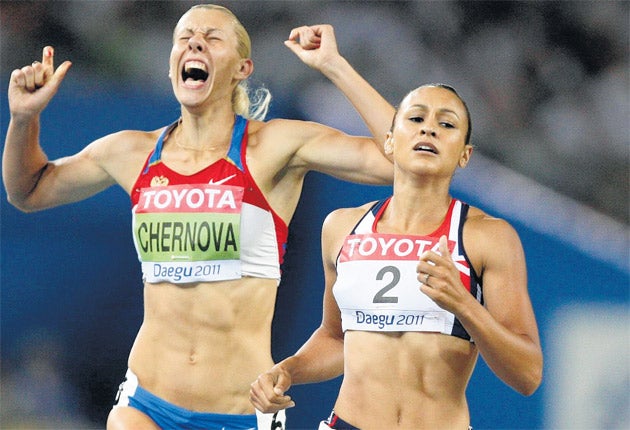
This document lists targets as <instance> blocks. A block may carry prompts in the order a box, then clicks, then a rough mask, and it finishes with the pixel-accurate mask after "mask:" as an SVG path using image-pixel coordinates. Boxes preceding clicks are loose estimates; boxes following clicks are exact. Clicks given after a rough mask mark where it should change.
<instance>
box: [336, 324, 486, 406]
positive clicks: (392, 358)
mask: <svg viewBox="0 0 630 430" xmlns="http://www.w3.org/2000/svg"><path fill="white" fill-rule="evenodd" d="M476 359H477V349H476V347H475V346H474V345H473V344H471V343H470V342H466V341H464V340H462V339H459V338H454V337H452V336H447V335H444V334H440V333H411V332H409V333H408V332H399V333H380V332H376V333H375V332H355V331H348V332H346V338H345V345H344V384H347V385H348V386H350V387H354V386H356V387H357V388H356V390H357V391H358V392H364V391H366V390H367V391H372V390H373V391H375V392H383V391H389V390H391V391H393V392H394V393H396V392H400V393H405V392H406V393H407V394H406V395H418V396H422V397H426V398H431V399H439V398H440V397H441V396H444V397H446V398H447V399H451V398H458V397H460V396H463V395H464V393H465V390H466V386H467V384H468V380H469V378H470V376H471V373H472V370H473V369H474V366H475V362H476Z"/></svg>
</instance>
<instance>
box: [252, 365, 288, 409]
mask: <svg viewBox="0 0 630 430" xmlns="http://www.w3.org/2000/svg"><path fill="white" fill-rule="evenodd" d="M290 386H291V376H290V375H289V374H288V373H287V372H285V371H283V370H282V369H280V368H279V367H278V366H274V367H273V368H272V369H271V370H269V371H268V372H265V373H263V374H261V375H260V376H259V377H258V379H256V380H255V381H254V382H253V383H252V384H251V386H250V390H249V400H250V401H251V402H252V404H253V405H254V407H255V408H256V409H258V410H259V411H261V412H263V413H274V412H277V411H280V410H282V409H287V408H292V407H294V406H295V402H294V401H293V400H291V396H287V395H285V394H284V393H285V392H286V391H287V390H288V389H289V387H290Z"/></svg>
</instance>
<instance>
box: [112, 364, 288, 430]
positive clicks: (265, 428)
mask: <svg viewBox="0 0 630 430" xmlns="http://www.w3.org/2000/svg"><path fill="white" fill-rule="evenodd" d="M119 406H130V407H132V408H134V409H137V410H139V411H140V412H142V413H144V414H145V415H147V416H148V417H149V418H151V419H152V420H153V421H154V422H155V423H156V424H157V425H158V426H159V427H160V428H163V429H186V430H284V429H285V420H286V417H285V412H284V411H279V412H276V413H275V414H263V413H260V412H257V413H256V414H249V415H233V414H214V413H205V412H194V411H191V410H188V409H185V408H182V407H179V406H176V405H173V404H172V403H169V402H167V401H166V400H164V399H161V398H159V397H157V396H156V395H154V394H151V393H150V392H148V391H147V390H145V389H144V388H142V387H141V386H140V385H138V378H137V377H136V375H135V374H134V373H133V372H132V371H131V370H127V374H126V375H125V381H124V382H123V383H122V384H120V388H119V390H118V395H117V397H116V404H115V405H114V407H119Z"/></svg>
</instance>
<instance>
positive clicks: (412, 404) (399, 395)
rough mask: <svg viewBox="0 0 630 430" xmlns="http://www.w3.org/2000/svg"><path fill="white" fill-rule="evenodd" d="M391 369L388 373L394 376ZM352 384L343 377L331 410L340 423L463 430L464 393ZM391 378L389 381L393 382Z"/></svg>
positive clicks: (371, 382) (363, 426) (408, 429)
mask: <svg viewBox="0 0 630 430" xmlns="http://www.w3.org/2000/svg"><path fill="white" fill-rule="evenodd" d="M395 372H396V369H391V370H390V373H395ZM368 378H369V377H368V376H365V377H364V379H365V383H364V384H360V383H356V382H357V380H354V379H351V380H348V379H347V375H344V381H343V382H342V385H341V388H340V391H339V396H338V398H337V401H336V403H335V406H334V410H335V412H336V413H337V415H339V416H340V417H341V418H342V419H343V420H344V421H347V422H349V423H351V424H353V425H355V426H356V427H358V428H360V429H361V430H372V429H379V430H380V429H384V428H387V429H390V430H396V429H397V430H411V429H413V430H418V429H437V428H449V429H451V428H452V429H462V430H463V429H466V428H467V426H468V424H469V420H470V417H469V411H468V405H467V402H466V396H465V390H456V391H453V390H452V389H450V388H446V389H444V388H445V387H442V389H443V391H442V392H440V391H441V390H440V387H434V388H435V389H436V390H434V389H429V390H425V389H423V388H418V387H410V386H409V385H407V386H400V385H397V384H393V383H391V381H390V383H387V384H381V383H378V382H376V381H374V380H369V381H368V380H367V379H368ZM394 379H395V378H392V380H394Z"/></svg>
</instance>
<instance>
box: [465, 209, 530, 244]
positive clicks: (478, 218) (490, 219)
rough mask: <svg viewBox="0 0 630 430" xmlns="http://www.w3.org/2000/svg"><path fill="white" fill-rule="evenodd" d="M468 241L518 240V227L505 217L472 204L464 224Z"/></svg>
mask: <svg viewBox="0 0 630 430" xmlns="http://www.w3.org/2000/svg"><path fill="white" fill-rule="evenodd" d="M464 234H465V236H466V237H467V239H468V240H466V242H467V243H469V244H470V243H471V242H472V243H497V242H505V241H507V242H512V241H515V240H516V241H518V240H519V239H518V233H517V231H516V229H515V228H514V227H513V226H512V225H511V224H510V223H509V222H508V221H507V220H505V219H503V218H499V217H496V216H492V215H489V214H488V213H486V212H484V211H483V210H481V209H479V208H477V207H473V206H471V207H470V209H469V210H468V215H467V217H466V222H465V226H464Z"/></svg>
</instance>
